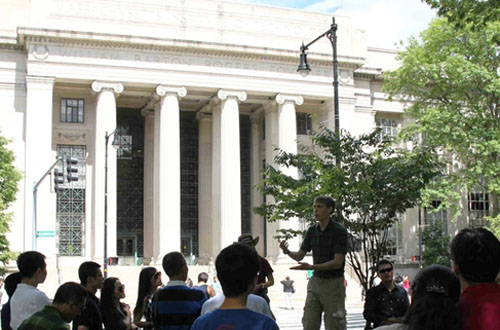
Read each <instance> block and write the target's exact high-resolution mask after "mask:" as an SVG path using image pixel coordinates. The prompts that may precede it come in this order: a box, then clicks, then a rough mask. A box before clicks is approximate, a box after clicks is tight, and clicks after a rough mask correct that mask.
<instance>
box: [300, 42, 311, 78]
mask: <svg viewBox="0 0 500 330" xmlns="http://www.w3.org/2000/svg"><path fill="white" fill-rule="evenodd" d="M300 51H301V53H300V63H299V67H298V68H297V72H298V73H300V75H301V76H302V77H307V76H308V75H309V72H311V68H310V67H309V64H307V53H306V48H305V47H304V44H302V47H300Z"/></svg>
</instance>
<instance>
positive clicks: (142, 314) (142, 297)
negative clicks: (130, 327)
mask: <svg viewBox="0 0 500 330" xmlns="http://www.w3.org/2000/svg"><path fill="white" fill-rule="evenodd" d="M161 285H162V283H161V272H160V271H157V270H156V268H154V267H146V268H144V269H143V270H141V273H140V274H139V293H138V295H137V303H136V304H135V308H134V324H135V325H136V326H138V327H141V328H142V329H144V330H148V329H153V310H152V309H151V304H152V299H153V295H154V294H155V292H156V290H158V287H160V286H161ZM143 319H145V321H143Z"/></svg>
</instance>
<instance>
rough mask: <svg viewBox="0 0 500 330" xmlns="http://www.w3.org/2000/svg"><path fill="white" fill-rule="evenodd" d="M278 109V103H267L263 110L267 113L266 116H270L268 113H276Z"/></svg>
mask: <svg viewBox="0 0 500 330" xmlns="http://www.w3.org/2000/svg"><path fill="white" fill-rule="evenodd" d="M277 108H278V107H277V106H276V103H274V102H270V103H266V104H264V106H263V109H264V113H265V114H268V113H270V112H274V111H276V110H277Z"/></svg>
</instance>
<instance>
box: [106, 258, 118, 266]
mask: <svg viewBox="0 0 500 330" xmlns="http://www.w3.org/2000/svg"><path fill="white" fill-rule="evenodd" d="M108 265H110V266H117V265H118V257H109V258H108Z"/></svg>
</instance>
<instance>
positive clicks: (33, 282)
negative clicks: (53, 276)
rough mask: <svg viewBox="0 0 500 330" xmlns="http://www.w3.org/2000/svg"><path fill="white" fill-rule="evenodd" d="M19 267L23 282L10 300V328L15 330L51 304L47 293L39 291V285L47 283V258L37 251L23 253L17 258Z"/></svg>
mask: <svg viewBox="0 0 500 330" xmlns="http://www.w3.org/2000/svg"><path fill="white" fill-rule="evenodd" d="M17 267H18V268H19V272H20V273H21V275H22V280H21V283H19V284H18V285H17V289H16V291H15V292H14V295H13V296H12V298H11V299H10V327H11V328H12V329H13V330H17V328H19V326H20V325H21V323H23V321H24V320H26V319H27V318H29V317H30V316H31V315H33V314H35V313H36V312H39V311H41V310H42V309H43V308H44V307H45V305H49V304H50V303H51V301H50V299H49V298H48V297H47V296H46V295H45V293H43V292H42V291H40V290H38V289H37V286H38V284H41V283H43V282H45V278H46V277H47V264H46V263H45V256H44V255H43V254H41V253H40V252H37V251H27V252H24V253H21V254H20V255H19V257H18V258H17Z"/></svg>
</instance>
